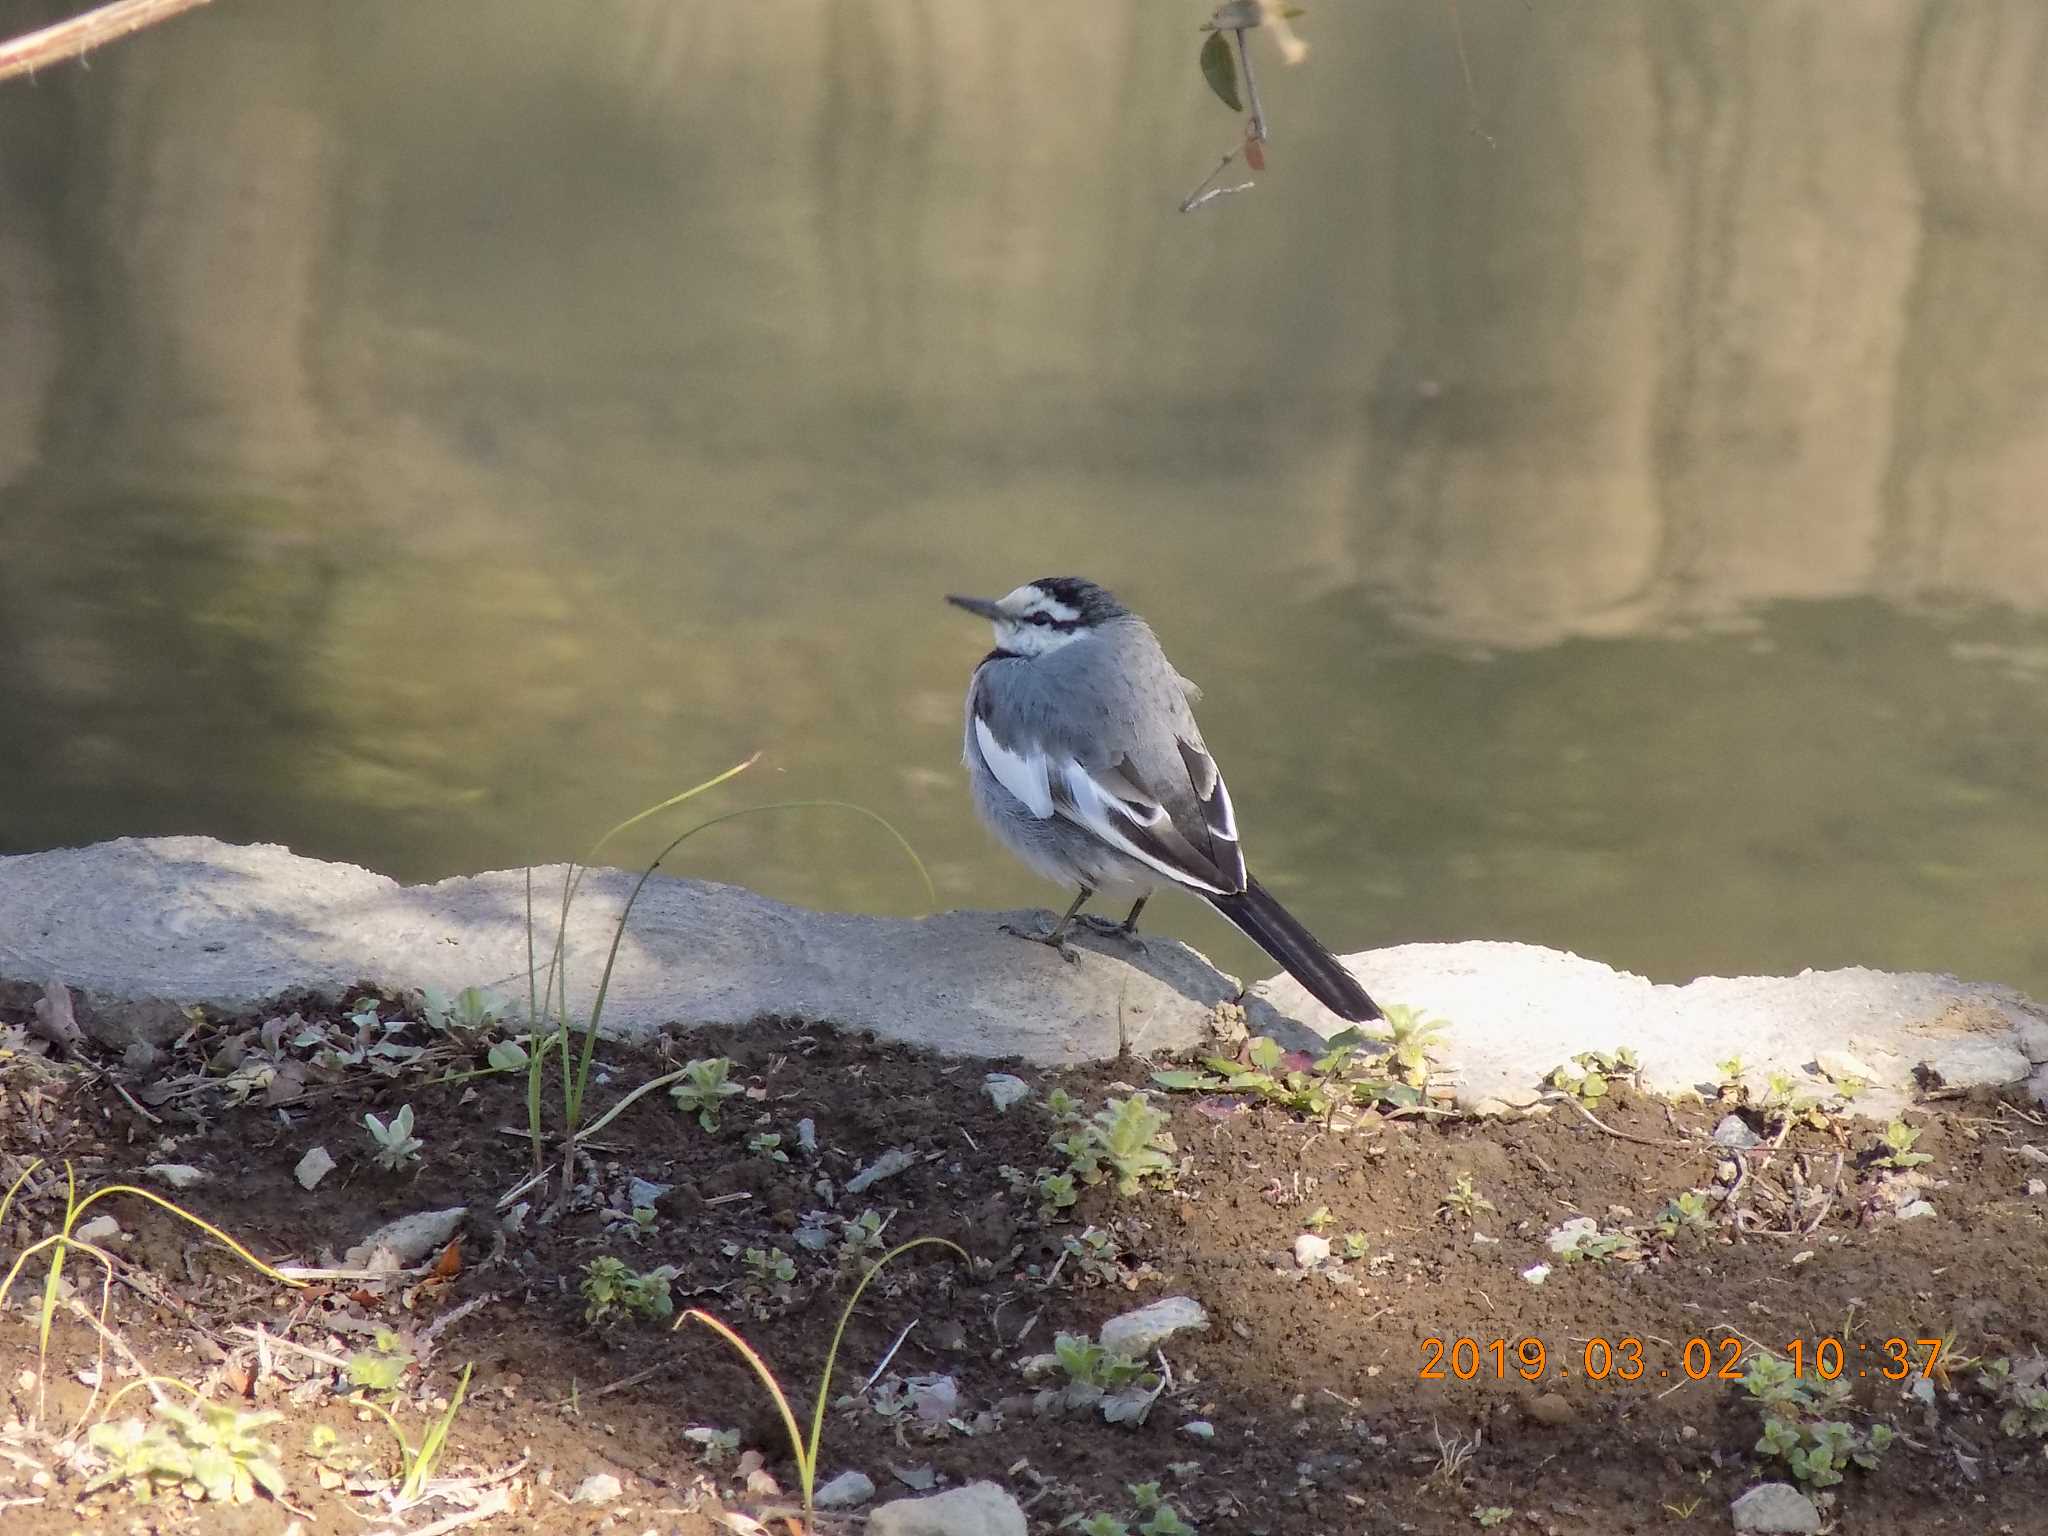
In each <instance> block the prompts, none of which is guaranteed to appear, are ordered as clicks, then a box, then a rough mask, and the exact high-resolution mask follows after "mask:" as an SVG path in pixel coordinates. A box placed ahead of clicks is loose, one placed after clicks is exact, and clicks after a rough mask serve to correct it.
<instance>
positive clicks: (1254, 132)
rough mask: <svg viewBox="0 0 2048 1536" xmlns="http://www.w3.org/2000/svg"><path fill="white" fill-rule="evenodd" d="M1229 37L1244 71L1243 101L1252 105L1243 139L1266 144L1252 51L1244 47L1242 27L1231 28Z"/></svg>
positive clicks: (1263, 118)
mask: <svg viewBox="0 0 2048 1536" xmlns="http://www.w3.org/2000/svg"><path fill="white" fill-rule="evenodd" d="M1231 35H1232V36H1234V37H1235V38H1236V39H1237V62H1238V67H1239V68H1241V69H1243V71H1244V95H1245V100H1247V101H1249V102H1250V103H1251V104H1252V125H1251V128H1250V129H1249V130H1248V131H1247V132H1246V134H1245V137H1246V138H1248V139H1257V140H1258V141H1259V142H1260V143H1261V144H1263V143H1265V142H1266V114H1265V113H1264V112H1262V111H1261V110H1260V109H1259V82H1258V77H1257V76H1255V75H1253V73H1252V51H1251V49H1250V48H1248V47H1246V46H1245V40H1244V28H1243V27H1233V28H1232V29H1231Z"/></svg>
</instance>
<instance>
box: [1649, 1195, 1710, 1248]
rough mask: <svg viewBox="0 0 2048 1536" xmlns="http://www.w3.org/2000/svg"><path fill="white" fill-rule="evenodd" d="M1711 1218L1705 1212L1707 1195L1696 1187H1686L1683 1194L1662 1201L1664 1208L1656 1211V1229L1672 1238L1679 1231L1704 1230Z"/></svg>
mask: <svg viewBox="0 0 2048 1536" xmlns="http://www.w3.org/2000/svg"><path fill="white" fill-rule="evenodd" d="M1712 1224H1713V1223H1712V1220H1711V1218H1710V1217H1709V1216H1708V1214H1707V1197H1706V1195H1705V1194H1704V1193H1703V1192H1702V1191H1700V1190H1697V1189H1688V1190H1687V1191H1685V1193H1684V1194H1682V1195H1679V1196H1677V1197H1676V1198H1674V1199H1671V1200H1667V1201H1665V1202H1664V1209H1663V1210H1661V1211H1659V1212H1658V1213H1657V1223H1656V1225H1657V1231H1658V1234H1659V1235H1660V1236H1663V1237H1666V1238H1674V1237H1676V1236H1678V1234H1679V1233H1681V1232H1704V1231H1706V1230H1707V1229H1708V1228H1709V1227H1710V1226H1711V1225H1712Z"/></svg>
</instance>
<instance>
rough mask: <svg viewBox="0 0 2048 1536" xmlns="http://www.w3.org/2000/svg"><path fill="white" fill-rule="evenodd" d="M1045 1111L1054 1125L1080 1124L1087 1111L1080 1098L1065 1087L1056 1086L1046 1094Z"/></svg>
mask: <svg viewBox="0 0 2048 1536" xmlns="http://www.w3.org/2000/svg"><path fill="white" fill-rule="evenodd" d="M1045 1112H1046V1113H1047V1114H1048V1115H1050V1116H1051V1117H1052V1122H1053V1124H1054V1125H1079V1124H1080V1123H1081V1121H1082V1119H1083V1118H1084V1117H1085V1116H1086V1113H1087V1112H1086V1111H1085V1110H1084V1109H1082V1107H1081V1102H1080V1100H1078V1099H1076V1098H1075V1097H1074V1096H1073V1095H1072V1094H1071V1093H1069V1092H1067V1090H1066V1089H1064V1088H1055V1089H1053V1090H1052V1092H1050V1093H1048V1094H1047V1095H1046V1096H1045Z"/></svg>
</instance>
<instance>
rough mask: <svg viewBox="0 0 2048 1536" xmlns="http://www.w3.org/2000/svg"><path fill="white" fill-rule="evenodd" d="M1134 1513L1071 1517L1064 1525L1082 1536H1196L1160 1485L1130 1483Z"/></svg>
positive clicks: (1128, 1488)
mask: <svg viewBox="0 0 2048 1536" xmlns="http://www.w3.org/2000/svg"><path fill="white" fill-rule="evenodd" d="M1124 1491H1125V1492H1126V1493H1128V1494H1129V1495H1130V1498H1131V1504H1132V1509H1131V1511H1130V1513H1129V1515H1128V1517H1127V1518H1124V1519H1119V1518H1117V1516H1115V1515H1112V1514H1109V1513H1106V1512H1102V1511H1098V1512H1096V1513H1095V1514H1091V1515H1069V1516H1068V1517H1067V1518H1066V1519H1065V1520H1063V1521H1061V1522H1060V1523H1061V1524H1062V1525H1064V1526H1067V1527H1070V1528H1071V1529H1073V1530H1075V1531H1078V1532H1080V1533H1081V1536H1196V1532H1195V1528H1194V1526H1192V1525H1190V1524H1189V1523H1188V1522H1187V1521H1186V1520H1183V1519H1182V1518H1181V1516H1180V1512H1179V1511H1178V1510H1176V1509H1175V1508H1174V1507H1173V1506H1172V1505H1171V1504H1169V1503H1167V1502H1166V1499H1165V1496H1164V1495H1163V1494H1162V1493H1161V1492H1160V1491H1159V1485H1158V1484H1157V1483H1126V1484H1124Z"/></svg>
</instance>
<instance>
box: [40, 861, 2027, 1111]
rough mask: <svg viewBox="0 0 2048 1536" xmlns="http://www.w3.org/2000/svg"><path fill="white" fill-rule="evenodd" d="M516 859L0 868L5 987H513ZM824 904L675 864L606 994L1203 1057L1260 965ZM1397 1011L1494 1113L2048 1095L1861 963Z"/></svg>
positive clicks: (1482, 964)
mask: <svg viewBox="0 0 2048 1536" xmlns="http://www.w3.org/2000/svg"><path fill="white" fill-rule="evenodd" d="M636 879H637V876H636V875H634V874H631V873H628V872H625V871H620V870H594V871H592V872H591V873H590V875H589V877H588V878H587V880H586V881H585V883H584V885H583V888H582V891H581V893H580V894H579V895H578V897H577V900H576V903H575V905H574V907H573V908H572V909H571V912H570V920H569V936H568V946H567V948H568V955H569V965H570V971H569V975H570V982H571V986H570V998H571V1002H572V1005H573V1006H575V1007H578V1008H583V1007H587V1006H588V1001H589V998H590V995H591V993H592V991H593V990H594V988H595V985H596V981H597V977H598V974H599V972H600V970H601V968H602V966H603V963H604V955H605V951H606V949H607V948H608V946H609V945H610V943H611V940H612V935H613V930H614V927H615V925H616V921H617V917H618V913H619V910H620V908H621V906H622V905H623V903H624V902H625V900H626V898H627V896H628V895H629V894H630V893H631V891H632V888H633V883H634V881H635V880H636ZM561 881H562V868H561V866H559V865H555V866H549V867H547V868H542V869H537V870H536V871H535V872H534V884H533V888H534V901H535V920H536V924H535V925H536V930H537V932H536V939H537V942H538V943H540V944H541V945H542V946H543V952H545V947H546V946H547V945H548V944H550V943H551V942H552V939H553V933H554V921H555V916H556V914H557V912H558V911H559V904H560V899H561ZM525 914H526V881H525V874H524V872H523V871H519V870H501V871H496V872H493V873H489V874H482V875H473V876H464V877H461V878H457V879H452V880H444V881H441V882H439V883H438V884H434V885H419V886H401V885H399V884H397V883H396V882H395V881H392V880H390V879H387V878H386V877H384V876H382V875H378V874H373V873H372V872H370V871H368V870H364V869H358V868H355V867H354V866H352V865H346V864H326V863H322V862H320V861H318V860H314V859H305V858H300V857H298V856H297V855H295V854H293V853H291V852H290V851H289V850H287V849H283V848H278V847H272V846H252V847H243V846H235V845H230V844H226V843H221V842H217V841H215V840H213V839H211V838H203V837H170V838H122V839H120V840H118V841H115V842H110V843H101V844H97V845H95V846H93V847H90V848H66V849H56V850H53V851H50V852H47V853H35V854H21V855H16V856H13V857H6V858H0V1001H5V1002H8V1003H11V1004H14V1005H16V1006H20V1005H22V1004H24V1003H25V1002H26V1001H28V1000H29V999H31V998H32V997H33V996H37V995H40V992H41V988H42V986H43V985H44V984H45V983H47V982H49V981H51V980H53V979H61V980H62V981H64V982H65V983H66V984H67V985H69V986H71V987H72V988H73V989H74V990H75V992H76V993H77V994H78V996H77V1003H78V1014H79V1017H80V1020H81V1022H83V1023H84V1024H85V1025H86V1027H87V1029H88V1030H89V1031H90V1032H91V1033H93V1034H94V1035H96V1036H97V1037H98V1038H100V1039H101V1040H102V1041H103V1042H108V1043H112V1044H114V1045H115V1046H116V1047H118V1046H120V1045H122V1044H124V1043H125V1042H126V1040H127V1039H128V1038H131V1037H133V1036H135V1035H137V1034H140V1035H143V1036H148V1035H150V1034H152V1033H162V1032H164V1031H166V1030H169V1031H175V1029H176V1028H177V1027H178V1019H177V1015H176V1012H175V1009H174V1008H171V1007H166V1006H165V1005H166V1004H170V1005H184V1004H189V1003H205V1004H208V1005H211V1006H214V1007H218V1008H225V1009H243V1008H251V1007H255V1006H259V1005H261V1004H263V1003H265V1002H267V1001H268V1000H270V999H271V998H274V997H276V996H278V995H280V994H282V993H286V992H290V991H296V990H299V989H307V990H311V991H313V992H316V993H321V994H325V995H329V996H332V995H336V994H339V993H340V992H342V991H344V990H345V989H347V988H349V987H352V986H355V985H357V984H359V983H369V984H373V985H377V986H381V987H384V988H389V989H404V988H426V987H436V988H440V989H441V990H443V991H448V992H453V991H456V990H459V989H460V988H462V987H465V986H472V985H475V986H484V987H489V988H493V989H495V990H497V991H499V992H501V993H503V994H504V995H505V996H506V997H508V998H510V999H513V1000H523V998H524V997H525V993H526V980H525V977H526V915H525ZM1043 921H1045V917H1044V915H1043V914H1038V913H1019V912H1005V913H992V912H945V913H940V914H938V915H936V916H933V917H928V918H916V919H899V918H875V917H859V916H849V915H845V914H840V913H829V912H810V911H805V910H803V909H802V908H798V907H791V906H786V905H784V904H783V903H781V902H776V901H770V900H768V899H767V898H766V897H763V896H757V895H755V894H754V893H753V892H751V891H747V890H744V889H741V888H740V887H737V886H730V885H717V884H713V883H710V882H706V881H698V880H683V879H676V878H672V877H670V876H666V875H657V876H655V877H654V878H653V879H652V880H650V881H649V882H648V885H647V889H646V891H645V892H644V893H643V894H642V895H641V898H640V901H639V903H638V905H637V906H635V908H634V910H633V916H632V920H631V921H630V923H629V924H628V927H627V931H626V936H625V938H624V940H623V942H622V943H621V944H620V947H619V960H618V965H617V968H616V970H615V971H614V974H613V977H612V984H611V990H610V993H609V995H608V996H607V999H606V1003H605V1017H604V1024H605V1029H606V1032H607V1033H609V1034H613V1035H616V1036H618V1037H620V1038H624V1039H636V1038H645V1037H646V1036H648V1035H650V1034H652V1033H653V1032H654V1031H656V1030H658V1029H660V1028H663V1027H665V1026H668V1025H672V1024H684V1025H692V1024H745V1023H748V1022H750V1021H752V1020H754V1019H757V1018H761V1017H764V1016H771V1017H778V1018H796V1019H806V1020H814V1021H818V1022H821V1023H830V1024H834V1025H837V1026H840V1027H842V1028H851V1029H864V1030H872V1031H873V1032H874V1033H875V1034H877V1035H879V1036H881V1037H883V1038H885V1039H889V1040H896V1041H902V1042H905V1043H907V1044H912V1045H919V1046H925V1047H929V1048H932V1049H935V1050H940V1051H945V1052H949V1053H952V1054H956V1055H967V1056H1020V1057H1023V1058H1024V1059H1026V1060H1029V1061H1033V1062H1038V1063H1042V1064H1047V1065H1058V1064H1065V1063H1072V1062H1079V1061H1087V1060H1097V1059H1101V1058H1104V1057H1107V1056H1111V1055H1113V1054H1115V1052H1116V1051H1117V1048H1118V1043H1119V1039H1120V1038H1122V1039H1124V1040H1127V1041H1128V1043H1129V1045H1130V1048H1131V1049H1132V1050H1134V1051H1138V1052H1145V1053H1157V1052H1164V1051H1170V1050H1176V1049H1182V1048H1185V1047H1189V1046H1195V1045H1200V1044H1202V1043H1204V1042H1205V1041H1206V1040H1207V1039H1208V1038H1209V1036H1210V1033H1211V1030H1212V1026H1213V1024H1214V1021H1215V1020H1216V1019H1217V1017H1218V1014H1217V1006H1218V1005H1219V1004H1221V1003H1226V1002H1229V1001H1231V1000H1232V999H1234V998H1236V997H1237V996H1238V993H1239V987H1238V983H1237V982H1236V980H1235V979H1234V978H1232V977H1229V976H1226V975H1224V974H1223V973H1222V972H1220V971H1218V970H1217V969H1216V968H1215V967H1214V966H1212V965H1210V964H1209V962H1208V961H1207V960H1206V959H1204V958H1203V957H1202V956H1201V955H1199V954H1197V953H1196V952H1195V951H1194V950H1192V949H1189V948H1187V947H1186V946H1184V945H1181V944H1177V943H1174V942H1172V941H1170V940H1165V939H1156V938H1155V939H1151V940H1148V941H1147V942H1146V944H1145V945H1144V947H1143V948H1142V949H1133V948H1131V947H1129V946H1126V945H1124V944H1122V943H1120V942H1119V941H1116V940H1113V939H1106V938H1102V937H1099V936H1096V935H1092V934H1084V935H1082V936H1081V938H1080V940H1079V947H1080V950H1081V953H1080V956H1079V958H1078V960H1077V961H1076V962H1074V963H1068V962H1066V961H1063V960H1061V959H1060V958H1059V957H1058V956H1057V955H1055V954H1054V953H1053V952H1052V951H1050V950H1048V949H1045V948H1043V947H1040V946H1036V945H1030V944H1024V943H1021V942H1019V941H1018V940H1017V939H1015V938H1014V937H1012V936H1010V935H1009V934H1006V933H1004V932H1003V931H1002V928H1001V924H1003V923H1004V922H1010V923H1017V924H1032V923H1040V922H1043ZM1348 961H1349V963H1350V964H1351V965H1352V966H1353V968H1354V969H1355V970H1356V971H1357V972H1358V974H1359V975H1360V976H1361V977H1362V978H1364V980H1365V982H1366V984H1367V986H1368V987H1369V988H1370V989H1371V990H1372V992H1373V994H1374V995H1375V996H1376V997H1378V998H1379V999H1380V1000H1381V1001H1382V1002H1386V1003H1406V1004H1408V1005H1410V1006H1412V1007H1415V1008H1418V1009H1420V1010H1422V1011H1424V1012H1425V1013H1428V1014H1430V1015H1432V1016H1435V1017H1438V1018H1441V1019H1444V1020H1446V1021H1447V1023H1448V1026H1449V1027H1448V1029H1447V1030H1446V1032H1445V1037H1444V1046H1443V1049H1442V1052H1441V1056H1442V1059H1443V1062H1444V1065H1445V1067H1446V1069H1447V1076H1448V1077H1449V1078H1450V1079H1451V1080H1452V1081H1453V1082H1454V1083H1455V1084H1456V1087H1457V1092H1458V1096H1459V1100H1460V1102H1461V1103H1463V1104H1465V1105H1466V1106H1468V1107H1473V1108H1501V1107H1513V1106H1516V1105H1520V1104H1523V1103H1527V1102H1529V1101H1530V1100H1531V1099H1532V1098H1533V1096H1534V1094H1535V1092H1536V1090H1537V1086H1538V1085H1539V1084H1540V1083H1541V1081H1542V1079H1543V1076H1544V1074H1546V1073H1547V1072H1548V1071H1549V1070H1550V1069H1551V1068H1552V1067H1554V1066H1556V1065H1558V1064H1559V1063H1560V1062H1563V1061H1565V1060H1567V1059H1569V1058H1570V1057H1571V1056H1572V1055H1573V1054H1574V1053H1575V1052H1578V1051H1583V1050H1589V1049H1598V1050H1609V1049H1612V1048H1613V1047H1615V1046H1618V1045H1627V1046H1630V1047H1632V1048H1633V1049H1634V1050H1635V1051H1636V1052H1637V1054H1638V1055H1639V1056H1640V1058H1641V1059H1642V1062H1643V1067H1644V1073H1645V1076H1646V1078H1647V1080H1648V1082H1649V1084H1650V1085H1651V1086H1652V1087H1654V1088H1657V1089H1659V1090H1662V1091H1674V1090H1678V1089H1683V1088H1687V1087H1692V1086H1694V1085H1696V1084H1700V1083H1705V1082H1710V1081H1712V1080H1713V1079H1714V1077H1715V1076H1716V1065H1715V1064H1716V1063H1717V1062H1720V1061H1722V1060H1725V1059H1726V1058H1728V1057H1730V1056H1740V1057H1741V1058H1742V1059H1743V1061H1744V1063H1745V1064H1746V1065H1747V1066H1748V1067H1750V1068H1752V1069H1754V1070H1756V1071H1758V1072H1760V1073H1761V1072H1767V1071H1789V1072H1794V1073H1809V1074H1812V1073H1815V1072H1817V1066H1816V1063H1817V1058H1819V1057H1820V1056H1821V1055H1822V1054H1823V1053H1828V1054H1829V1055H1830V1059H1831V1060H1832V1059H1833V1053H1847V1054H1848V1055H1850V1056H1853V1057H1854V1058H1856V1060H1857V1061H1858V1062H1860V1063H1863V1064H1867V1065H1868V1067H1869V1068H1870V1069H1871V1079H1872V1084H1873V1088H1874V1089H1875V1090H1876V1091H1875V1092H1874V1093H1872V1094H1866V1095H1865V1097H1864V1098H1862V1099H1860V1100H1859V1101H1858V1103H1859V1107H1862V1108H1865V1109H1866V1110H1867V1111H1868V1112H1870V1113H1877V1114H1883V1113H1889V1112H1891V1111H1892V1109H1893V1108H1895V1106H1896V1105H1897V1104H1898V1103H1900V1102H1903V1100H1904V1098H1905V1097H1907V1096H1909V1095H1910V1094H1911V1093H1912V1092H1913V1091H1914V1090H1915V1089H1916V1087H1927V1086H1932V1085H1935V1084H1937V1083H1941V1084H1946V1085H1948V1086H1952V1087H1966V1086H1974V1085H1978V1084H1990V1085H2006V1084H2012V1083H2019V1082H2023V1081H2030V1082H2031V1086H2032V1087H2033V1089H2034V1091H2035V1092H2036V1094H2037V1095H2040V1096H2042V1097H2043V1098H2044V1099H2048V1012H2044V1011H2043V1010H2042V1009H2041V1008H2039V1007H2038V1006H2036V1005H2035V1004H2033V1003H2031V1002H2030V1001H2029V1000H2028V999H2027V998H2025V997H2023V996H2022V995H2021V994H2019V993H2017V992H2015V991H2013V990H2011V989H2010V988H2006V987H1999V986H1993V985H1988V984H1984V983H1975V982H1963V981H1958V980H1956V979H1955V978H1953V977H1949V976H1935V975H1924V974H1910V975H1895V974H1890V973H1886V972H1881V971H1871V970H1862V969H1852V970H1842V971H1827V972H1813V971H1808V972H1804V973H1802V974H1801V975H1798V976H1789V977H1741V978H1734V979H1723V978H1719V977H1708V978H1703V979H1701V980H1698V981H1694V982H1691V983H1689V984H1687V985H1685V986H1664V985H1656V984H1653V983H1651V982H1649V981H1646V980H1645V979H1643V978H1642V977H1640V976H1632V975H1628V974H1626V973H1624V972H1617V971H1614V970H1612V969H1610V968H1609V967H1607V966H1604V965H1601V964H1599V963H1597V962H1595V961H1591V960H1583V959H1580V958H1579V957H1577V956H1575V955H1567V954H1559V953H1557V952H1556V951H1554V950H1547V949H1539V948H1536V947H1534V946H1531V945H1525V944H1502V943H1489V942H1468V943H1460V944H1409V945H1402V946H1399V947H1396V948H1392V949H1382V950H1370V951H1366V952H1364V953H1362V954H1357V955H1353V956H1350V957H1348ZM1245 1001H1246V1008H1247V1012H1248V1015H1249V1019H1250V1024H1251V1027H1252V1028H1253V1029H1254V1030H1255V1031H1257V1032H1260V1033H1270V1034H1275V1035H1278V1036H1280V1037H1281V1038H1283V1039H1287V1040H1290V1041H1294V1042H1298V1043H1303V1044H1310V1043H1313V1041H1314V1039H1315V1038H1316V1036H1317V1035H1318V1034H1326V1033H1328V1032H1330V1031H1331V1030H1333V1029H1334V1028H1335V1027H1336V1026H1337V1022H1338V1021H1336V1020H1335V1019H1334V1018H1332V1017H1331V1016H1330V1015H1329V1014H1327V1013H1325V1012H1324V1011H1323V1010H1322V1009H1321V1008H1320V1007H1319V1006H1318V1005H1316V1004H1315V1003H1314V1002H1313V1001H1311V1000H1310V999H1308V998H1307V997H1305V996H1304V995H1303V994H1302V992H1301V989H1300V988H1299V987H1298V986H1296V984H1295V983H1294V982H1293V981H1292V980H1291V979H1290V978H1288V977H1285V976H1282V977H1278V978H1276V979H1273V980H1270V981H1265V982H1261V983H1259V984H1258V985H1257V986H1256V987H1254V988H1253V989H1252V991H1251V993H1250V995H1249V996H1248V997H1247V998H1246V999H1245Z"/></svg>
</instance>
